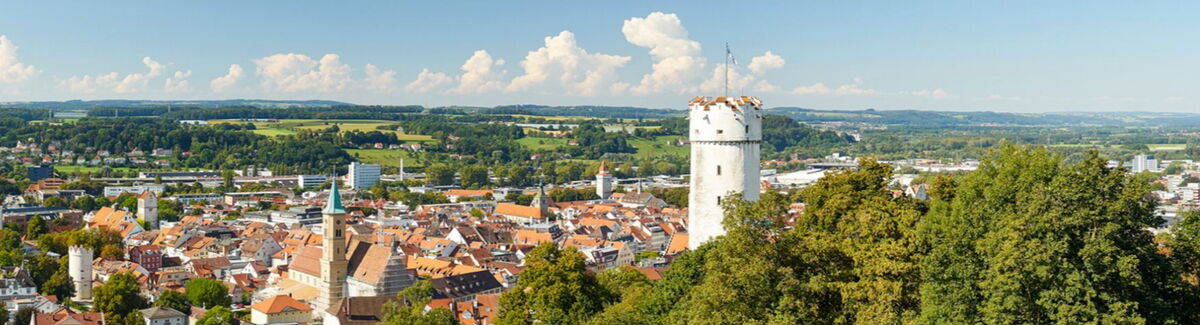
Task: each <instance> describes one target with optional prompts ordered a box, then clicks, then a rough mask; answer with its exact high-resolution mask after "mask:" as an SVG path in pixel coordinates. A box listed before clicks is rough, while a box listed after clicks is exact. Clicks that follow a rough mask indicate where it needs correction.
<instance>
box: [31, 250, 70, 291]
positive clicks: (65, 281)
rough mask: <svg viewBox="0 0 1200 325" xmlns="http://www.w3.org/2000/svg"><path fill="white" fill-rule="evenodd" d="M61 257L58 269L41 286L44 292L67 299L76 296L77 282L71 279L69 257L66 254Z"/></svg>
mask: <svg viewBox="0 0 1200 325" xmlns="http://www.w3.org/2000/svg"><path fill="white" fill-rule="evenodd" d="M60 259H61V260H60V261H59V263H58V269H57V270H55V272H54V274H52V275H50V279H48V280H46V282H44V283H42V285H41V286H40V287H39V288H40V289H41V290H42V294H45V295H54V296H57V297H58V299H59V301H65V300H67V299H69V298H71V297H74V296H75V284H74V283H73V282H72V281H71V274H70V270H69V265H67V263H66V259H67V257H65V256H64V257H61V258H60Z"/></svg>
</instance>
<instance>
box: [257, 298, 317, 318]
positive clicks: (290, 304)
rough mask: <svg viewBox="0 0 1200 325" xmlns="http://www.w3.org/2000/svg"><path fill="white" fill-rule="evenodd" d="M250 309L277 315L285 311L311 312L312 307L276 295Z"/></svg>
mask: <svg viewBox="0 0 1200 325" xmlns="http://www.w3.org/2000/svg"><path fill="white" fill-rule="evenodd" d="M250 308H251V309H254V310H257V311H260V312H263V313H266V314H278V313H281V312H285V311H311V310H312V307H309V306H308V305H305V304H304V303H301V302H300V301H297V300H296V299H293V298H292V297H289V296H286V295H278V296H274V297H271V298H268V299H267V300H263V301H260V302H258V303H257V304H254V305H251V306H250Z"/></svg>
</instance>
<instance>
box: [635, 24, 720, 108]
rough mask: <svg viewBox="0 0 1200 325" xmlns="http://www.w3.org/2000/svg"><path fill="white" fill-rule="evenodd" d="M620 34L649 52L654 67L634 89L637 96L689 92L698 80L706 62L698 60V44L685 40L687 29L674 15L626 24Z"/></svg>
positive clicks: (699, 58)
mask: <svg viewBox="0 0 1200 325" xmlns="http://www.w3.org/2000/svg"><path fill="white" fill-rule="evenodd" d="M621 33H622V34H624V35H625V40H626V41H628V42H629V43H630V44H633V45H637V46H640V47H645V48H648V49H650V56H652V57H653V58H654V65H653V67H652V71H651V72H650V73H649V74H646V75H644V76H642V80H641V83H639V84H638V85H637V86H635V87H633V92H634V93H636V94H650V93H657V92H663V91H671V92H675V93H682V92H687V91H691V90H692V89H691V88H692V87H691V86H692V85H693V84H694V82H695V80H697V79H699V78H700V77H701V73H702V72H701V71H702V69H703V68H704V65H705V60H704V58H702V57H700V42H697V41H693V40H691V39H689V38H688V32H687V29H685V28H684V27H683V22H682V21H680V20H679V17H678V16H676V15H675V14H665V13H662V12H653V13H650V15H648V16H646V17H644V18H643V17H633V18H630V19H627V20H625V24H624V25H623V26H621Z"/></svg>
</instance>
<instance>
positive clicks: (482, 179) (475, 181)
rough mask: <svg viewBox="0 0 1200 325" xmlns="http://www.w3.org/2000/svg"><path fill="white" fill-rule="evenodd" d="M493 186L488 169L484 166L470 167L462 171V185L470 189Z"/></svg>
mask: <svg viewBox="0 0 1200 325" xmlns="http://www.w3.org/2000/svg"><path fill="white" fill-rule="evenodd" d="M488 184H491V180H490V179H488V170H487V167H484V166H483V165H469V166H467V167H465V168H463V169H462V185H463V186H464V187H470V188H480V187H485V186H487V185H488Z"/></svg>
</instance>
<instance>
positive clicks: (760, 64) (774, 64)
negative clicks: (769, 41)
mask: <svg viewBox="0 0 1200 325" xmlns="http://www.w3.org/2000/svg"><path fill="white" fill-rule="evenodd" d="M784 63H787V61H786V60H784V59H783V57H781V56H779V55H776V54H775V53H771V51H767V53H763V55H760V56H756V57H754V58H752V59H750V65H749V66H747V67H748V68H750V72H753V73H754V74H756V75H760V76H761V75H763V74H764V73H767V71H770V70H774V69H779V68H782V67H783V65H784Z"/></svg>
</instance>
